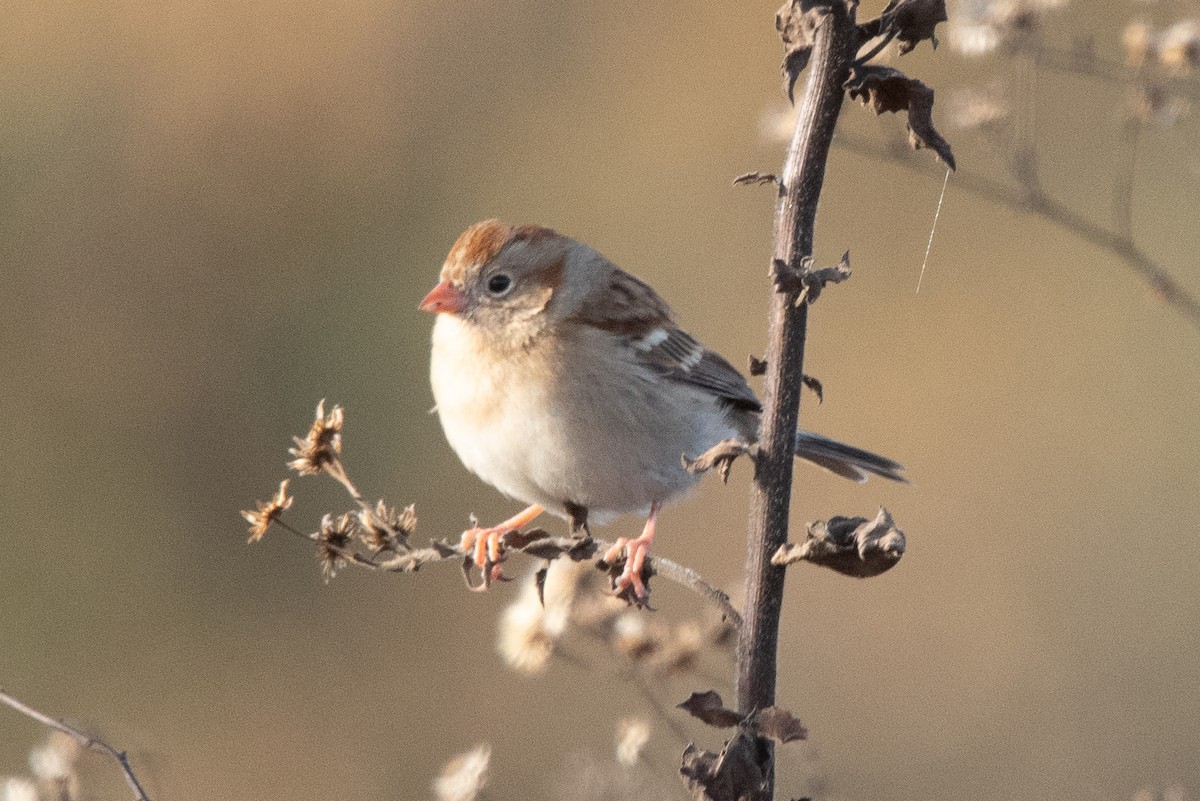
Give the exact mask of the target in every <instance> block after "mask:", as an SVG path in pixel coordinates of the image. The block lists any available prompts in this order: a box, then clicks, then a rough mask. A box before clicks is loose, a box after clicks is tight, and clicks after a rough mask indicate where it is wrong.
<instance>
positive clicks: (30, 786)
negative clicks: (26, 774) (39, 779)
mask: <svg viewBox="0 0 1200 801" xmlns="http://www.w3.org/2000/svg"><path fill="white" fill-rule="evenodd" d="M0 800H2V801H38V791H37V785H36V784H34V783H33V782H31V781H29V779H22V778H19V777H17V776H10V777H9V778H8V779H7V780H6V781H5V782H4V784H3V785H0Z"/></svg>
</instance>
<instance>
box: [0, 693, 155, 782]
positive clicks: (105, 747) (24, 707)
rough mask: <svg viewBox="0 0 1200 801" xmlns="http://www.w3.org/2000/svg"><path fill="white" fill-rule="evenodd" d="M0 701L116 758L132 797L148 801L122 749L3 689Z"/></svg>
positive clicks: (101, 752)
mask: <svg viewBox="0 0 1200 801" xmlns="http://www.w3.org/2000/svg"><path fill="white" fill-rule="evenodd" d="M0 703H3V704H5V705H6V706H8V707H10V708H12V709H15V710H16V711H18V712H20V713H21V714H22V715H25V716H26V717H29V718H32V719H34V720H36V721H37V722H38V723H41V724H44V725H46V726H49V727H50V728H52V729H54V730H55V731H60V732H62V733H63V734H66V735H68V736H69V737H71V738H72V739H73V740H75V741H76V742H77V743H79V744H80V745H82V746H83V747H84V748H87V749H89V750H91V751H95V752H96V753H99V754H104V755H106V756H108V757H110V758H112V759H114V760H116V762H117V764H118V765H120V766H121V772H122V773H123V774H125V783H126V784H128V785H129V789H130V790H132V791H133V797H134V798H136V799H137V800H138V801H150V796H148V795H146V791H145V790H143V789H142V784H141V782H139V781H138V778H137V776H136V775H135V774H134V772H133V768H132V767H131V766H130V764H129V757H128V756H127V755H126V753H125V752H124V751H121V750H118V749H116V748H113V747H112V746H111V745H109V744H108V743H106V742H104V741H103V740H101V739H100V738H98V737H92V736H91V735H89V734H84V733H83V732H81V731H80V730H79V729H76V728H74V727H72V726H68V725H67V724H66V723H64V722H63V721H61V720H55V719H54V718H52V717H50V716H49V715H47V714H45V713H44V712H39V711H37V710H36V709H34V708H33V707H31V706H29V704H26V703H25V702H24V701H20V700H18V699H16V698H13V697H12V696H11V695H9V694H8V693H6V692H5V691H4V690H3V689H0Z"/></svg>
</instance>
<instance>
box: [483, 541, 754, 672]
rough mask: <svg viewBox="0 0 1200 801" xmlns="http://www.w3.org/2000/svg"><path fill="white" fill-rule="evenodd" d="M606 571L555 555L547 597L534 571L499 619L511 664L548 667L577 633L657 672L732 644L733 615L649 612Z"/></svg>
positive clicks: (500, 640)
mask: <svg viewBox="0 0 1200 801" xmlns="http://www.w3.org/2000/svg"><path fill="white" fill-rule="evenodd" d="M599 578H600V574H599V573H598V572H597V571H595V570H593V569H591V567H590V566H589V565H587V564H580V563H573V562H567V561H560V562H556V563H555V564H554V565H553V566H552V568H551V569H550V570H549V573H548V575H547V576H546V578H545V580H544V585H543V592H542V598H544V601H542V600H539V594H538V589H537V579H536V576H531V577H529V579H527V580H526V581H525V583H524V585H523V586H522V588H521V591H520V593H518V596H517V598H516V599H515V600H514V601H513V602H512V603H511V604H509V606H508V607H507V608H506V609H505V611H504V613H503V615H502V616H501V619H500V624H499V630H498V636H497V640H496V648H497V651H498V652H499V653H500V655H501V657H502V658H503V659H504V661H505V662H506V663H507V664H508V665H509V667H511V668H513V669H514V670H518V671H520V672H523V673H538V672H541V671H542V670H544V669H545V668H546V666H547V664H548V663H549V660H550V657H551V656H553V655H554V653H555V651H556V649H557V648H558V647H559V646H560V645H561V644H562V643H563V641H564V639H565V638H566V637H567V636H568V635H569V634H571V633H574V634H576V635H580V636H582V637H586V638H587V639H588V640H590V641H591V642H596V643H600V644H602V645H603V646H604V647H605V648H606V650H607V651H608V652H610V653H612V654H614V655H616V656H618V657H620V658H621V660H622V661H623V662H624V663H625V664H626V665H629V666H630V667H633V668H635V669H637V670H639V671H642V672H643V674H644V675H647V676H653V677H661V676H667V675H679V674H685V673H687V672H689V671H692V670H693V669H695V668H696V666H697V665H698V664H699V662H700V660H701V658H702V657H703V655H704V654H706V653H720V652H727V651H728V650H729V648H730V647H731V646H732V643H733V639H734V635H735V630H734V627H733V625H732V624H730V623H729V622H726V621H723V620H719V619H716V616H715V615H714V616H712V617H713V619H711V620H709V619H706V620H704V621H703V622H701V621H697V620H688V621H683V622H680V623H675V624H669V623H666V622H663V621H662V620H660V619H658V618H651V617H647V616H646V615H643V614H639V613H638V612H637V611H636V610H635V609H631V608H630V607H629V605H628V604H627V603H625V602H624V601H623V600H621V599H618V598H616V597H614V596H612V595H611V594H609V593H608V592H607V591H606V589H605V587H604V586H603V582H602V581H600V580H599Z"/></svg>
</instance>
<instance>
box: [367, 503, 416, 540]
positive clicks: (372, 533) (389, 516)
mask: <svg viewBox="0 0 1200 801" xmlns="http://www.w3.org/2000/svg"><path fill="white" fill-rule="evenodd" d="M358 522H359V538H360V539H361V540H362V542H363V544H364V545H366V546H367V547H368V548H371V549H374V550H376V551H384V550H396V549H397V548H405V547H407V546H408V538H409V537H410V536H412V534H413V532H414V531H415V530H416V528H417V511H416V508H415V507H414V506H413V505H412V504H409V505H408V506H406V507H404V509H403V510H402V511H397V510H396V507H394V506H388V505H387V504H385V503H384V502H383V501H382V500H380V501H379V502H378V503H377V504H375V508H374V509H371V508H363V509H362V510H361V511H360V512H359V513H358Z"/></svg>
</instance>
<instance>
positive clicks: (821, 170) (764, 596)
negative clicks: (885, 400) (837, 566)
mask: <svg viewBox="0 0 1200 801" xmlns="http://www.w3.org/2000/svg"><path fill="white" fill-rule="evenodd" d="M857 44H858V37H857V33H856V29H855V21H854V18H853V17H852V15H851V13H850V12H849V11H847V10H846V8H845V6H844V5H843V4H841V3H832V4H831V5H830V11H829V14H828V15H827V16H826V17H825V19H824V21H823V22H822V23H821V25H820V27H819V28H818V29H817V31H816V34H815V41H814V46H813V51H812V57H811V60H810V61H809V64H808V77H807V83H806V85H805V90H804V97H803V99H802V101H801V105H800V113H799V116H798V118H797V120H796V129H795V133H794V135H793V137H792V142H791V145H790V147H789V149H788V155H787V160H786V162H785V164H784V168H783V172H782V173H781V174H780V176H779V201H778V204H777V206H776V212H775V250H774V259H773V262H772V264H773V268H772V275H773V276H774V275H776V274H778V272H779V271H780V270H783V269H788V268H794V267H795V266H796V265H799V264H800V263H801V260H802V259H803V258H805V257H807V256H811V255H812V250H813V228H814V225H815V223H816V214H817V201H818V199H819V197H820V193H821V186H822V183H823V182H824V178H825V162H826V159H827V157H828V155H829V147H830V143H831V141H832V139H833V132H834V128H835V127H836V125H837V119H838V114H839V111H840V110H841V106H842V95H843V90H842V86H843V84H845V82H846V79H847V76H848V75H849V68H850V63H851V60H852V59H853V58H854V54H855V50H856V48H857ZM796 299H797V292H796V291H795V290H794V289H788V288H786V287H783V286H779V285H775V286H774V287H773V291H772V294H771V306H770V330H769V333H768V337H769V338H768V343H767V355H766V361H767V374H766V387H765V404H764V409H763V416H762V422H761V424H760V438H759V454H758V457H757V458H756V459H755V463H754V467H755V470H754V485H753V488H752V490H751V496H750V521H749V530H748V534H747V540H748V543H747V548H748V551H747V562H746V605H745V616H744V621H743V624H742V627H741V632H740V634H741V636H740V637H739V639H738V647H737V706H738V711H739V712H741V713H743V714H748V713H750V712H752V711H754V710H756V709H764V708H766V707H768V706H771V705H773V704H774V703H775V677H776V661H777V651H778V641H779V618H780V610H781V607H782V604H783V577H784V571H783V569H782V568H779V567H776V566H774V565H772V564H771V555H772V554H773V553H775V551H776V550H778V549H779V547H780V546H781V545H783V544H784V543H785V542H786V541H787V534H788V511H789V508H790V503H791V491H792V461H793V458H794V457H793V452H794V443H795V436H796V423H797V419H798V417H799V413H800V390H801V388H802V387H803V385H804V384H803V375H804V342H805V336H806V327H807V322H808V304H806V303H802V304H800V305H799V306H797V305H796ZM772 795H773V790H772V791H769V792H768V794H767V797H768V798H769V797H771V796H772Z"/></svg>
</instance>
